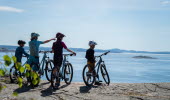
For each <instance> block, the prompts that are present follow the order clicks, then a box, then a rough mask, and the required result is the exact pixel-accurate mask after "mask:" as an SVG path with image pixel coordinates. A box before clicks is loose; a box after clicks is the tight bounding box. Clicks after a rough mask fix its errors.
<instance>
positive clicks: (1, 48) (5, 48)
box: [0, 45, 170, 54]
mask: <svg viewBox="0 0 170 100" xmlns="http://www.w3.org/2000/svg"><path fill="white" fill-rule="evenodd" d="M16 48H17V46H11V45H0V52H14V51H15V49H16ZM24 48H25V50H26V51H28V50H29V47H28V46H25V47H24ZM70 49H71V50H73V51H76V52H85V51H86V49H84V48H70ZM40 50H51V47H40ZM95 51H96V52H106V51H110V52H112V53H148V54H170V52H150V51H135V50H122V49H117V48H115V49H108V50H102V49H95Z"/></svg>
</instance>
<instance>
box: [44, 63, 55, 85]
mask: <svg viewBox="0 0 170 100" xmlns="http://www.w3.org/2000/svg"><path fill="white" fill-rule="evenodd" d="M53 66H54V64H53V61H49V62H47V63H46V67H45V76H46V78H47V80H48V81H49V82H50V81H51V79H50V78H51V73H52V68H53Z"/></svg>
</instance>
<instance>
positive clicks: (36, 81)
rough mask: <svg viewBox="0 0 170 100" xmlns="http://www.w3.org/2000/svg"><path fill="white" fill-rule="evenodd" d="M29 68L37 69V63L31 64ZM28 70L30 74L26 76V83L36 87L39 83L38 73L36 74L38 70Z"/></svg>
mask: <svg viewBox="0 0 170 100" xmlns="http://www.w3.org/2000/svg"><path fill="white" fill-rule="evenodd" d="M36 67H37V68H36ZM31 68H34V69H38V65H37V64H33V65H31ZM27 71H28V70H27ZM28 72H29V73H30V76H29V77H28V78H27V83H30V85H31V86H33V87H37V86H38V85H39V83H40V75H39V74H38V70H37V71H36V70H34V71H28Z"/></svg>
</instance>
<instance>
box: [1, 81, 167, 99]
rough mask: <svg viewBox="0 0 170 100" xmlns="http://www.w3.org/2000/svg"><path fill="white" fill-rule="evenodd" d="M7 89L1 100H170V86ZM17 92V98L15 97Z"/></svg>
mask: <svg viewBox="0 0 170 100" xmlns="http://www.w3.org/2000/svg"><path fill="white" fill-rule="evenodd" d="M0 84H1V85H5V86H6V88H4V89H3V90H2V91H1V92H0V100H84V99H85V100H170V83H111V84H110V85H109V86H106V85H105V84H102V85H100V86H93V87H86V86H85V85H84V83H72V84H71V85H66V84H64V83H62V84H61V86H60V89H59V90H56V91H53V90H52V88H51V87H50V83H49V82H47V81H41V83H40V86H39V87H37V88H34V89H33V88H31V87H27V86H24V87H22V88H18V85H17V84H11V83H9V82H2V80H1V82H0ZM13 92H17V93H18V96H13Z"/></svg>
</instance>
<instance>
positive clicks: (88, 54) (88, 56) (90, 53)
mask: <svg viewBox="0 0 170 100" xmlns="http://www.w3.org/2000/svg"><path fill="white" fill-rule="evenodd" d="M85 57H86V59H87V61H88V62H91V63H94V62H95V57H94V50H93V49H91V48H90V49H88V50H87V51H86V56H85Z"/></svg>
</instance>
